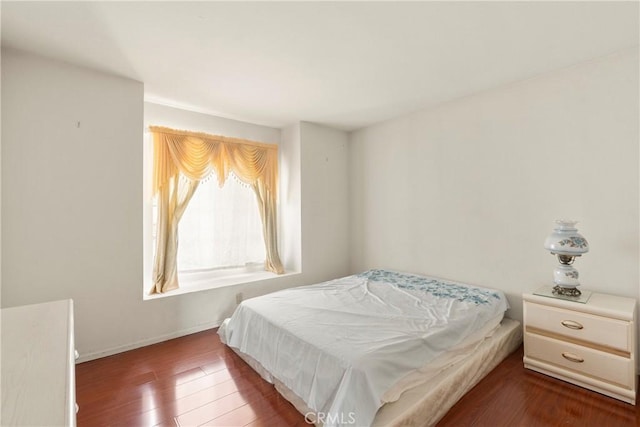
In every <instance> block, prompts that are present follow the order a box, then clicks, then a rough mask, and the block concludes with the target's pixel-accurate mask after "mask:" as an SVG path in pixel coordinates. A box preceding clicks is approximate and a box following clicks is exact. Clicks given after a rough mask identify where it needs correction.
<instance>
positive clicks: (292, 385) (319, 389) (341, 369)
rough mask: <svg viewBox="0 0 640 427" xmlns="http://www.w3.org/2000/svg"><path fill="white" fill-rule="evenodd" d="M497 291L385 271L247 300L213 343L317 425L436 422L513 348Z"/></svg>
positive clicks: (515, 327)
mask: <svg viewBox="0 0 640 427" xmlns="http://www.w3.org/2000/svg"><path fill="white" fill-rule="evenodd" d="M507 308H508V303H507V300H506V298H505V296H504V294H503V293H502V292H501V291H497V290H493V289H488V288H482V287H478V286H471V285H467V284H463V283H458V282H452V281H448V280H442V279H438V278H433V277H426V276H420V275H415V274H409V273H401V272H395V271H388V270H369V271H366V272H363V273H360V274H355V275H352V276H348V277H343V278H340V279H336V280H331V281H328V282H324V283H320V284H316V285H311V286H301V287H297V288H290V289H285V290H282V291H279V292H275V293H272V294H268V295H264V296H261V297H258V298H252V299H248V300H246V301H244V302H243V303H242V304H240V306H238V308H237V309H236V311H235V312H234V314H233V315H232V317H231V318H229V319H227V320H225V321H224V322H223V324H222V325H221V327H220V329H219V331H218V333H219V334H220V337H221V340H222V341H223V342H224V343H226V344H227V345H228V346H229V347H231V348H232V349H233V350H234V351H235V352H236V353H238V354H239V355H240V356H241V357H242V358H243V359H244V360H245V361H247V363H249V364H250V365H251V366H252V367H253V368H254V369H255V370H256V371H257V372H258V373H259V374H260V375H261V376H262V377H263V378H264V379H265V380H267V381H269V382H271V383H273V384H274V385H275V386H276V388H277V389H278V391H279V392H280V393H281V394H282V395H283V396H284V397H285V398H287V399H288V400H289V401H290V402H291V403H293V405H294V406H295V407H296V408H297V409H298V410H299V411H300V412H301V413H302V414H304V416H305V419H306V420H308V421H310V422H314V423H316V424H317V425H324V426H326V427H333V426H336V427H338V426H353V425H356V426H369V425H374V426H388V425H398V426H400V425H432V424H435V423H436V422H437V421H438V420H439V419H440V418H441V417H442V416H443V415H444V414H445V413H446V411H447V410H448V409H449V408H450V407H451V406H452V405H453V404H455V402H456V401H457V400H458V399H459V398H460V397H461V396H462V395H463V394H464V393H466V391H468V390H469V389H470V388H472V387H473V386H474V385H475V384H476V383H477V382H478V381H479V380H480V379H481V378H482V377H484V375H486V374H487V373H488V372H490V371H491V370H492V369H493V368H494V367H495V366H496V365H497V364H498V363H499V362H500V361H501V360H503V359H504V357H506V356H507V355H508V354H510V353H511V352H512V351H513V350H515V348H517V346H518V345H519V344H520V342H521V339H522V335H521V328H520V325H519V323H518V322H516V321H513V320H510V319H506V318H504V312H505V311H506V310H507Z"/></svg>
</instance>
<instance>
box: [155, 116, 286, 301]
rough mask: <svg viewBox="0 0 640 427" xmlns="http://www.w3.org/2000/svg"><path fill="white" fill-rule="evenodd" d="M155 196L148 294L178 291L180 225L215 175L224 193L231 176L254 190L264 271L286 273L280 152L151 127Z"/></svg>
mask: <svg viewBox="0 0 640 427" xmlns="http://www.w3.org/2000/svg"><path fill="white" fill-rule="evenodd" d="M149 130H150V131H151V133H152V134H153V149H154V156H153V162H154V163H153V194H154V196H157V197H158V221H157V230H156V231H157V233H156V254H155V260H154V269H153V287H152V289H151V291H150V293H151V294H154V293H163V292H167V291H170V290H172V289H177V288H178V286H179V285H178V269H177V253H178V223H179V222H180V218H181V217H182V214H183V213H184V211H185V209H186V207H187V205H188V203H189V200H191V197H192V196H193V193H194V192H195V190H196V189H197V187H198V184H199V182H200V181H201V180H203V179H205V178H207V177H208V176H209V175H211V174H216V176H217V178H218V184H219V185H220V186H221V187H222V186H223V185H224V183H225V182H226V180H227V178H228V177H229V173H230V172H233V173H234V174H235V175H236V176H237V177H238V179H240V180H241V181H242V182H244V183H246V184H248V185H249V186H250V187H251V188H253V190H254V192H255V194H256V198H257V201H258V209H259V210H260V218H261V219H262V230H263V236H264V243H265V249H266V260H265V269H266V270H267V271H271V272H274V273H277V274H282V273H284V268H283V267H282V262H281V261H280V255H279V254H278V245H277V242H278V235H277V227H276V224H277V217H276V202H277V188H278V146H277V145H274V144H263V143H259V142H254V141H248V140H244V139H237V138H229V137H224V136H217V135H209V134H206V133H199V132H188V131H181V130H175V129H170V128H165V127H160V126H150V127H149Z"/></svg>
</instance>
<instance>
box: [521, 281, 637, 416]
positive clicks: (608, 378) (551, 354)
mask: <svg viewBox="0 0 640 427" xmlns="http://www.w3.org/2000/svg"><path fill="white" fill-rule="evenodd" d="M523 304H524V307H523V308H524V366H525V368H529V369H532V370H535V371H538V372H542V373H543V374H547V375H551V376H553V377H556V378H559V379H562V380H565V381H568V382H570V383H573V384H577V385H579V386H582V387H585V388H588V389H591V390H595V391H597V392H600V393H602V394H605V395H607V396H611V397H614V398H616V399H620V400H623V401H625V402H627V403H631V404H634V405H635V402H636V389H637V376H636V301H635V299H632V298H623V297H618V296H613V295H607V294H598V293H593V294H592V295H591V297H590V298H589V300H588V301H587V303H585V304H582V303H577V302H574V301H566V300H562V299H558V298H550V297H546V296H539V295H534V294H525V295H523Z"/></svg>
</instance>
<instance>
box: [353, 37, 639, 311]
mask: <svg viewBox="0 0 640 427" xmlns="http://www.w3.org/2000/svg"><path fill="white" fill-rule="evenodd" d="M638 76H639V70H638V50H637V48H636V49H634V50H632V51H631V50H630V51H625V52H621V53H619V54H616V55H612V56H609V57H606V58H601V59H598V60H595V61H592V62H589V63H585V64H581V65H577V66H574V67H571V68H567V69H563V70H559V71H556V72H553V73H549V74H546V75H542V76H539V77H538V78H535V79H531V80H528V81H525V82H521V83H518V84H514V85H510V86H508V87H502V88H498V89H495V90H491V91H487V92H484V93H480V94H477V95H474V96H469V97H466V98H464V99H460V100H457V101H454V102H450V103H448V104H445V105H442V106H440V107H438V108H434V109H429V110H425V111H421V112H418V113H415V114H412V115H408V116H405V117H401V118H398V119H395V120H391V121H388V122H384V123H381V124H378V125H375V126H371V127H368V128H365V129H362V130H360V131H357V132H354V133H353V134H352V136H351V144H350V153H349V154H350V175H349V180H350V185H351V192H350V194H351V205H350V216H351V239H350V247H351V255H352V259H351V269H352V270H353V271H358V270H364V269H366V268H372V267H388V268H393V269H399V270H406V271H412V272H418V273H425V274H431V275H434V276H440V277H445V278H450V279H455V280H460V281H465V282H470V283H475V284H480V285H486V286H490V287H495V288H499V289H503V290H504V291H506V293H507V295H508V298H509V301H510V303H511V306H512V309H511V310H510V312H509V313H508V314H509V315H510V316H512V317H514V318H516V319H521V318H522V308H521V297H520V296H521V294H522V293H523V292H527V291H533V290H535V289H536V288H537V287H539V286H541V285H546V284H551V279H552V269H553V267H554V265H555V259H554V258H553V257H552V256H551V255H550V254H549V253H547V252H546V251H545V250H544V249H543V246H542V245H543V242H544V238H545V237H546V235H547V234H549V232H550V231H551V229H552V227H553V225H554V224H553V221H554V220H555V219H558V218H573V219H577V220H579V221H580V223H579V224H578V227H579V229H580V231H581V232H582V233H583V234H584V236H585V237H586V238H587V240H588V241H589V242H590V245H591V251H590V252H589V253H588V254H586V255H584V256H583V257H582V258H581V259H578V260H577V261H576V263H575V266H576V267H577V269H578V270H579V271H580V274H581V282H582V284H583V288H584V289H591V290H594V291H602V292H609V293H614V294H619V295H624V296H630V297H634V298H637V297H638V294H639V288H638V286H639V280H638V279H639V272H638V259H639V252H638V239H639V229H638V227H639V214H638V206H639V147H638V144H639V142H638V141H639V131H638V128H639V125H638V120H639V114H640V111H639V107H638V104H639V98H638V90H639V86H638V78H639V77H638Z"/></svg>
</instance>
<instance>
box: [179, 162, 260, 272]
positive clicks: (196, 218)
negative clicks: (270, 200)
mask: <svg viewBox="0 0 640 427" xmlns="http://www.w3.org/2000/svg"><path fill="white" fill-rule="evenodd" d="M178 236H179V237H178V238H179V241H178V271H193V270H203V269H216V268H224V267H238V266H244V265H246V264H248V263H264V260H265V257H266V256H265V249H264V240H263V237H262V222H261V220H260V212H259V211H258V202H257V201H256V195H255V192H254V191H253V189H252V188H251V187H249V186H247V185H246V184H243V183H241V182H240V181H239V180H238V178H237V177H236V176H235V175H233V174H230V176H229V178H228V179H227V181H226V183H225V185H224V187H223V188H219V186H218V182H217V179H216V177H215V176H211V177H210V178H209V179H207V180H206V181H204V182H201V183H200V185H199V186H198V189H197V190H196V192H195V194H194V195H193V197H192V199H191V201H190V202H189V204H188V205H187V209H186V210H185V212H184V215H183V216H182V219H181V220H180V224H179V228H178Z"/></svg>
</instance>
